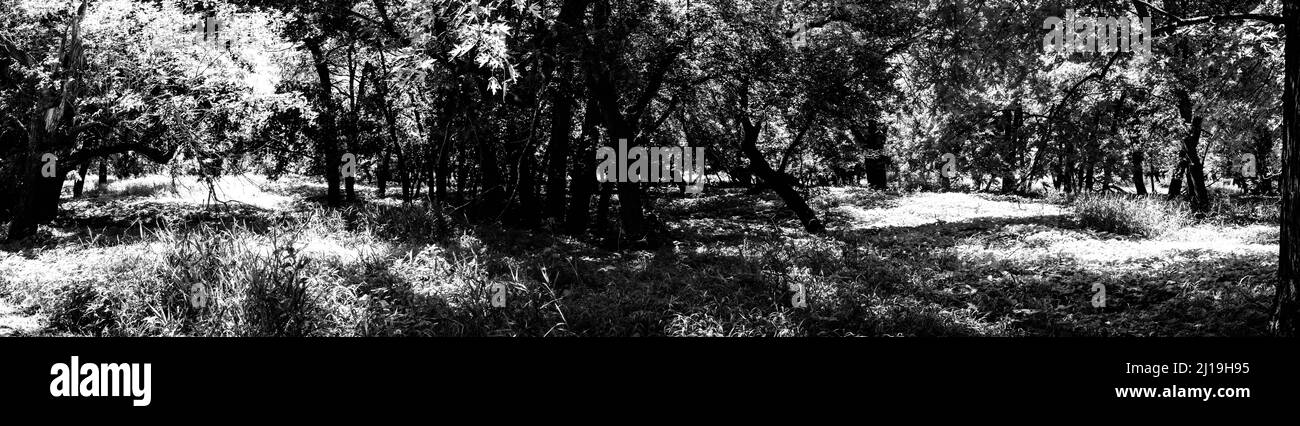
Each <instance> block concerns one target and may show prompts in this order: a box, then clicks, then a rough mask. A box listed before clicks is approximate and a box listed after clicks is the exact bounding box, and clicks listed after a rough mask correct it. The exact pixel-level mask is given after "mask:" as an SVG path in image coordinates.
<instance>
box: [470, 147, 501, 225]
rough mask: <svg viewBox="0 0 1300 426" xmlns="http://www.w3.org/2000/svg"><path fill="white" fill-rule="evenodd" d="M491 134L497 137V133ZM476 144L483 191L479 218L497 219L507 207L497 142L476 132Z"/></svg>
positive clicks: (480, 199)
mask: <svg viewBox="0 0 1300 426" xmlns="http://www.w3.org/2000/svg"><path fill="white" fill-rule="evenodd" d="M479 130H480V131H482V126H480V128H479ZM489 134H490V135H495V133H489ZM475 143H476V144H477V145H478V146H477V148H478V162H479V174H480V178H481V181H480V186H481V190H482V196H481V197H480V198H479V206H478V211H479V217H480V218H496V217H497V216H499V215H501V213H502V209H503V208H505V205H506V199H505V197H506V194H505V187H504V186H502V185H503V181H502V179H501V169H500V167H499V166H498V165H497V151H496V140H495V137H484V135H483V134H482V133H478V132H476V133H475Z"/></svg>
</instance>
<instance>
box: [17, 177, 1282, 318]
mask: <svg viewBox="0 0 1300 426" xmlns="http://www.w3.org/2000/svg"><path fill="white" fill-rule="evenodd" d="M278 185H282V186H278V187H277V186H272V187H269V188H272V189H273V190H274V188H280V189H279V190H280V191H283V192H282V193H285V194H295V195H293V196H294V197H295V199H298V200H306V199H307V198H310V197H311V195H310V194H309V193H310V191H309V190H304V189H303V187H301V186H297V185H295V184H294V183H292V181H291V180H290V181H283V182H282V183H281V184H278ZM161 197H163V196H156V197H151V198H126V199H125V200H126V201H127V202H136V203H150V202H155V199H156V198H161ZM189 203H193V201H192V200H191V201H190V202H189ZM813 204H814V205H816V206H818V208H820V209H823V210H822V213H823V214H828V213H831V214H829V215H828V217H832V218H833V219H832V220H831V221H830V222H829V223H830V224H831V225H832V226H831V229H830V231H829V232H828V233H826V234H823V235H809V234H807V233H805V232H802V230H801V228H800V227H799V224H798V220H797V219H796V218H795V217H794V216H793V215H791V214H789V213H788V212H787V211H786V210H785V209H784V206H783V205H782V204H781V202H780V200H779V199H776V198H774V197H773V196H771V195H768V194H757V195H756V194H749V193H745V192H743V191H728V190H720V191H718V192H717V193H716V194H711V195H704V196H693V197H684V198H670V199H665V200H662V201H661V204H660V206H659V211H660V212H661V216H662V217H661V219H663V221H664V223H665V224H666V226H667V228H668V232H669V234H670V235H671V238H672V240H671V241H670V242H669V243H668V244H666V245H664V246H663V247H661V248H658V249H654V250H642V251H635V250H633V251H623V252H611V251H607V250H604V249H602V248H600V247H599V245H597V244H595V243H594V242H593V241H589V240H588V239H586V238H574V237H561V236H552V235H546V234H541V233H532V232H526V231H522V230H517V229H511V228H508V227H499V226H484V227H478V226H471V225H467V224H465V223H463V222H459V221H455V220H454V218H452V217H444V218H443V219H442V220H444V221H446V222H447V224H446V226H447V229H445V230H444V229H441V228H440V225H439V215H438V214H437V213H436V212H432V211H430V210H428V209H427V208H424V207H422V206H418V205H411V206H405V205H400V204H393V203H391V202H385V203H365V204H361V205H357V206H353V207H348V208H345V209H342V210H339V211H329V210H326V209H323V208H321V207H318V206H315V205H313V204H311V203H307V204H301V203H295V204H293V206H294V208H292V209H284V208H277V209H267V210H261V209H247V210H239V209H227V210H221V209H222V207H211V206H210V207H209V208H206V209H205V208H203V207H201V206H197V207H196V206H195V205H194V204H187V203H185V202H180V203H177V204H176V206H178V207H176V208H159V209H156V210H155V211H154V213H150V214H151V215H152V216H149V217H150V218H155V219H158V220H152V221H142V220H141V218H142V217H120V218H114V216H115V215H116V213H114V212H116V211H117V210H113V209H111V208H107V206H110V205H111V204H104V205H102V206H100V207H98V208H96V207H91V206H84V207H81V206H79V207H78V210H72V211H70V212H69V213H68V214H69V215H71V217H73V218H74V219H75V220H69V221H65V222H61V223H65V224H70V225H71V227H69V228H58V227H56V228H52V230H53V231H57V232H58V235H61V236H59V237H57V238H56V239H55V240H54V244H53V245H52V246H49V247H45V248H38V249H33V250H31V251H28V252H26V253H6V254H5V255H4V257H3V259H0V273H4V274H5V276H7V277H11V278H10V279H9V280H7V281H6V282H5V283H4V286H3V287H4V288H3V289H2V290H3V294H8V295H9V296H8V299H9V300H11V301H13V302H14V303H16V304H18V305H20V306H25V307H32V309H34V310H35V311H36V312H38V315H40V316H43V317H45V318H48V319H49V321H48V328H47V329H46V331H44V333H47V334H73V335H349V336H350V335H362V336H412V335H414V336H575V335H576V336H608V335H614V336H656V335H670V336H810V335H815V336H1023V335H1055V336H1080V335H1082V336H1097V335H1101V336H1124V335H1158V336H1164V335H1258V334H1264V330H1265V328H1266V317H1267V315H1266V313H1265V307H1264V306H1265V305H1266V304H1267V302H1268V300H1267V297H1268V294H1269V291H1268V289H1270V288H1271V286H1272V283H1273V281H1274V280H1275V279H1276V278H1275V275H1274V274H1273V271H1274V270H1275V268H1276V259H1275V257H1274V254H1275V251H1276V239H1277V233H1276V228H1274V227H1271V226H1269V225H1266V224H1243V225H1233V226H1223V225H1213V224H1208V223H1206V224H1194V225H1190V226H1187V227H1184V228H1181V229H1180V231H1179V232H1175V233H1167V234H1164V235H1163V236H1161V237H1159V238H1156V239H1150V238H1145V237H1141V236H1134V235H1119V234H1115V233H1111V232H1106V231H1102V230H1096V229H1090V228H1087V227H1084V226H1083V225H1082V224H1081V223H1080V221H1079V220H1078V218H1077V217H1075V216H1073V215H1072V214H1071V213H1070V210H1068V209H1063V208H1061V207H1060V206H1058V205H1056V204H1051V203H1045V202H1042V201H1036V200H1032V199H1024V198H1020V197H994V196H987V195H972V194H957V193H950V194H905V195H890V194H885V193H881V192H876V191H869V190H863V189H845V188H831V189H825V190H819V193H818V194H817V195H816V198H814V200H813ZM144 205H148V204H139V205H136V208H137V210H140V211H151V210H149V209H147V208H141V206H144ZM217 211H224V212H225V213H223V214H224V215H225V216H220V217H216V218H210V219H203V218H204V217H208V216H207V215H208V213H204V212H217ZM200 213H202V214H200ZM834 213H838V214H834ZM97 214H101V215H107V216H95V215H97ZM177 217H179V218H190V219H192V220H179V221H178V220H175V219H176V218H177ZM169 218H170V219H169ZM222 218H224V219H222ZM142 222H148V223H147V224H146V225H143V226H142V225H141V223H142ZM87 224H101V225H103V226H109V225H112V226H118V227H122V228H124V230H123V232H121V233H120V234H119V235H117V236H115V237H114V238H108V237H103V236H102V235H100V234H95V235H97V236H88V235H87V234H85V232H86V231H84V229H86V228H89V227H88V226H86V225H87ZM114 224H116V225H114ZM132 224H134V226H129V225H132ZM78 229H83V230H81V231H78ZM95 232H99V231H95ZM92 233H93V232H92ZM1096 282H1101V283H1104V284H1105V285H1106V286H1107V288H1108V289H1109V295H1110V298H1111V301H1112V304H1111V306H1109V307H1107V308H1105V309H1095V308H1092V307H1091V306H1090V305H1089V303H1088V301H1089V296H1090V292H1089V286H1090V285H1091V284H1093V283H1096ZM194 284H202V285H203V286H204V287H203V288H205V289H209V291H210V293H211V295H210V296H211V302H210V306H208V307H203V308H195V307H193V306H189V304H188V302H186V300H189V299H188V298H187V297H186V296H188V294H187V291H189V290H188V289H189V288H191V286H193V285H194ZM494 286H504V288H506V289H508V295H507V300H508V302H507V304H506V307H504V308H497V307H493V306H491V303H490V291H491V289H492V288H493V287H494ZM792 288H802V289H803V290H804V291H805V293H806V300H807V304H808V306H807V308H796V307H795V306H793V305H792V301H791V295H792V294H793V293H792V292H791V289H792ZM286 300H287V302H286ZM270 318H280V319H278V320H271V319H270Z"/></svg>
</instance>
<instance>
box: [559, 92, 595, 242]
mask: <svg viewBox="0 0 1300 426" xmlns="http://www.w3.org/2000/svg"><path fill="white" fill-rule="evenodd" d="M596 108H597V106H596V103H595V102H592V101H588V102H587V107H586V111H585V112H584V113H583V115H585V116H586V117H585V118H584V119H583V121H582V137H581V138H580V139H579V140H578V141H579V146H577V147H576V149H574V151H573V152H574V153H575V157H574V162H573V167H572V168H570V169H569V180H570V181H572V182H573V183H572V186H573V191H572V192H573V193H572V196H571V197H569V211H568V213H567V214H566V217H565V224H564V229H565V233H567V234H569V235H581V234H582V233H583V232H586V231H587V224H588V223H589V222H590V221H591V218H590V215H591V212H590V209H591V195H592V193H593V192H595V191H596V189H597V186H598V185H599V184H598V183H597V182H596V173H595V171H596V156H595V152H596V149H595V148H596V147H597V146H599V144H600V142H599V140H600V132H599V130H598V129H597V128H596V126H597V125H599V124H600V113H599V111H597V110H596Z"/></svg>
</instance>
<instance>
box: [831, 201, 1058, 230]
mask: <svg viewBox="0 0 1300 426" xmlns="http://www.w3.org/2000/svg"><path fill="white" fill-rule="evenodd" d="M991 198H992V197H988V196H982V195H971V194H963V193H917V194H912V195H907V196H904V197H903V199H902V200H899V201H898V202H897V205H895V206H892V207H887V208H878V209H866V208H862V207H859V206H856V205H851V204H848V205H841V206H839V207H835V208H833V209H832V211H833V212H838V213H843V214H844V215H845V216H846V217H848V218H849V219H851V220H852V223H851V224H846V225H845V226H847V227H851V228H883V227H890V226H920V225H928V224H933V223H940V222H959V221H964V220H971V219H977V218H1016V217H1045V216H1060V215H1062V214H1064V212H1063V211H1062V210H1061V208H1060V207H1058V206H1055V205H1052V204H1046V203H1041V202H1033V201H1025V200H1020V199H1014V198H1013V199H1007V200H994V199H991Z"/></svg>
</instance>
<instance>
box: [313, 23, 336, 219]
mask: <svg viewBox="0 0 1300 426" xmlns="http://www.w3.org/2000/svg"><path fill="white" fill-rule="evenodd" d="M305 44H306V46H307V50H308V51H310V52H311V56H312V61H313V63H314V65H315V68H316V77H317V80H318V85H319V87H317V88H316V90H317V93H316V102H317V104H316V107H317V108H318V109H319V111H318V115H317V117H316V121H317V124H318V126H319V127H320V134H319V137H318V138H317V140H316V144H317V153H318V154H319V155H320V156H321V158H323V159H324V161H325V184H326V186H327V188H328V189H327V191H326V196H325V201H326V204H327V205H328V206H330V207H338V206H339V205H340V204H341V201H342V198H343V197H342V193H341V191H340V185H339V184H340V180H341V179H340V176H341V175H342V173H341V172H340V171H339V165H340V162H341V161H342V159H341V158H339V152H338V151H339V147H338V144H339V142H338V137H339V136H338V123H336V120H335V117H336V116H337V114H336V108H335V106H334V82H333V79H332V76H331V75H330V69H329V59H328V58H326V57H325V52H324V50H323V49H322V48H321V44H320V40H319V39H310V40H307V41H306V43H305Z"/></svg>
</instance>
